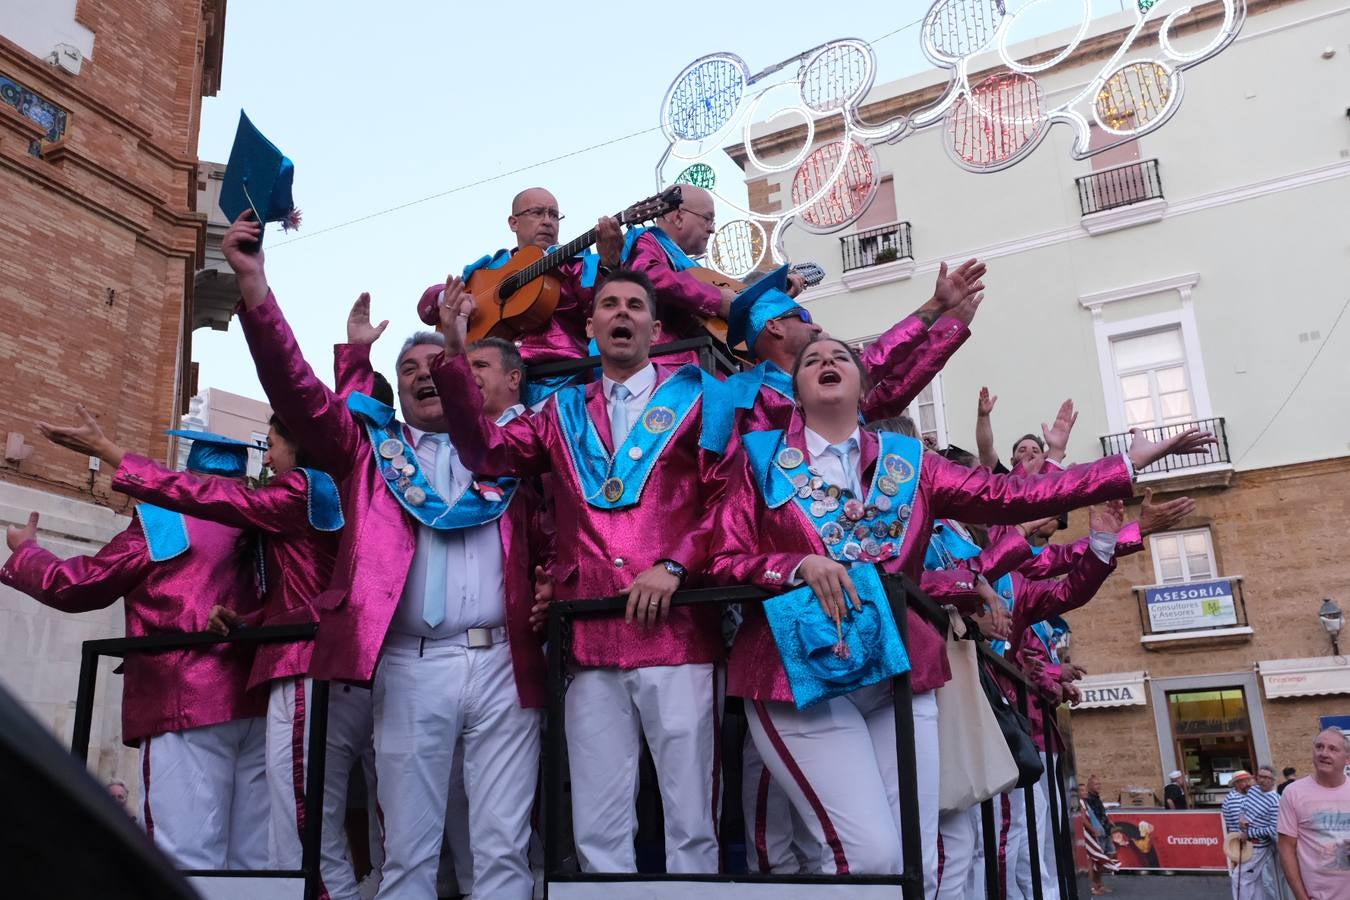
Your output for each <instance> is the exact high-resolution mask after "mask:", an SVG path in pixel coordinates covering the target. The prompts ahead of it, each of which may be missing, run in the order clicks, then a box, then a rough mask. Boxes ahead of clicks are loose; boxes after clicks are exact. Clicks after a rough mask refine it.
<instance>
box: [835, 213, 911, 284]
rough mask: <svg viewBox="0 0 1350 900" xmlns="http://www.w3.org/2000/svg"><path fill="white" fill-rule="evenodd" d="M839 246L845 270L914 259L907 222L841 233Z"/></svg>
mask: <svg viewBox="0 0 1350 900" xmlns="http://www.w3.org/2000/svg"><path fill="white" fill-rule="evenodd" d="M839 247H840V253H841V254H842V256H843V264H844V265H843V270H844V271H845V272H851V271H853V270H855V269H866V268H868V267H870V266H880V265H884V264H886V263H892V262H897V261H899V260H902V259H909V260H912V259H914V245H913V243H912V242H911V240H910V228H909V223H908V222H895V223H892V224H890V225H883V226H881V227H880V228H869V229H867V230H866V231H859V232H858V233H857V234H847V235H844V236H843V237H841V238H840V239H839Z"/></svg>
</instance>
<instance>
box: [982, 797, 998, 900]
mask: <svg viewBox="0 0 1350 900" xmlns="http://www.w3.org/2000/svg"><path fill="white" fill-rule="evenodd" d="M995 799H997V798H994V797H991V798H990V799H988V800H986V801H984V802H983V803H981V804H980V832H981V837H982V838H983V841H984V896H985V897H986V898H988V900H997V897H998V882H999V874H998V865H999V863H998V825H997V824H995V820H994V800H995Z"/></svg>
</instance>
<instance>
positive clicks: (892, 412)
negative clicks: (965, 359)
mask: <svg viewBox="0 0 1350 900" xmlns="http://www.w3.org/2000/svg"><path fill="white" fill-rule="evenodd" d="M969 337H970V329H969V328H967V327H966V326H965V325H964V324H962V323H961V322H960V321H958V320H956V319H953V318H951V317H950V316H943V317H942V318H940V319H938V320H937V321H936V322H934V323H933V327H932V328H930V329H928V331H927V340H925V341H924V342H923V343H922V344H920V345H919V347H918V348H917V350H916V351H915V352H914V353H912V354H910V355H909V356H908V357H907V358H906V359H904V360H903V361H901V362H900V363H899V365H898V366H897V367H896V368H893V369H890V370H887V369H884V368H882V367H878V368H876V369H869V370H868V373H867V375H868V377H869V378H870V379H871V380H872V387H871V389H870V390H869V391H868V392H867V396H866V397H865V398H864V399H863V418H864V419H866V420H868V421H869V422H870V421H875V420H876V419H886V418H890V417H891V416H898V415H901V414H902V413H904V411H905V410H906V409H907V408H908V407H909V405H910V404H911V403H913V402H914V398H915V397H918V396H919V394H921V393H923V389H924V388H926V387H928V385H929V383H930V382H932V380H933V379H934V378H936V377H937V374H938V373H939V372H941V371H942V368H943V366H945V365H946V364H947V360H949V359H951V358H952V355H953V354H954V353H956V351H957V350H958V349H960V347H961V345H962V344H964V343H965V342H966V340H967V339H968V338H969ZM869 349H870V348H869ZM864 364H866V363H864Z"/></svg>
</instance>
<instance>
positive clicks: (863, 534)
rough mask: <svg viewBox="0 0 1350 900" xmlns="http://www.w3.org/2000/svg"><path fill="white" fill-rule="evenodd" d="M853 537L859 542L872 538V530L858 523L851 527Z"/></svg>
mask: <svg viewBox="0 0 1350 900" xmlns="http://www.w3.org/2000/svg"><path fill="white" fill-rule="evenodd" d="M853 536H854V537H855V538H857V539H858V540H860V541H861V540H863V539H864V538H869V537H871V536H872V529H870V528H868V527H867V526H866V525H864V524H862V523H861V522H859V523H858V524H857V525H854V526H853Z"/></svg>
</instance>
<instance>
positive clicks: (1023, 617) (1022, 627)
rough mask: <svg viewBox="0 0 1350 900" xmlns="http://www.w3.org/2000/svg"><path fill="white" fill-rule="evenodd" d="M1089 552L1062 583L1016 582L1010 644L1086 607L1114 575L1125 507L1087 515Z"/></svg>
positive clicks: (1115, 506)
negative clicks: (1092, 542)
mask: <svg viewBox="0 0 1350 900" xmlns="http://www.w3.org/2000/svg"><path fill="white" fill-rule="evenodd" d="M1088 516H1089V527H1090V528H1091V529H1092V537H1093V539H1094V540H1095V541H1096V542H1097V543H1096V544H1095V545H1094V546H1093V548H1092V550H1091V551H1090V552H1088V553H1085V554H1083V555H1082V556H1081V557H1079V558H1078V560H1077V561H1076V562H1075V563H1074V565H1073V568H1071V569H1070V570H1069V574H1068V575H1066V576H1064V578H1063V579H1061V580H1058V581H1055V580H1041V581H1028V580H1026V579H1019V580H1018V586H1017V599H1016V601H1015V602H1014V604H1013V629H1012V631H1013V643H1014V645H1016V643H1017V641H1018V640H1020V637H1019V636H1020V635H1021V634H1022V633H1023V632H1025V631H1026V630H1027V629H1029V628H1030V627H1031V626H1032V625H1033V624H1035V623H1036V622H1040V621H1041V620H1043V619H1048V618H1050V617H1051V616H1060V615H1063V614H1064V613H1066V612H1070V611H1071V610H1075V609H1078V608H1079V607H1080V606H1083V605H1084V604H1086V603H1087V602H1088V601H1089V600H1091V599H1092V598H1093V597H1094V596H1096V594H1097V591H1098V590H1099V589H1100V588H1101V586H1102V584H1103V583H1104V582H1105V581H1106V579H1107V577H1108V576H1109V575H1110V574H1111V573H1112V572H1113V571H1115V567H1116V563H1115V555H1114V550H1115V539H1116V535H1117V534H1119V532H1120V528H1121V525H1122V522H1123V519H1124V504H1123V503H1121V502H1120V501H1119V500H1115V501H1112V502H1111V503H1107V504H1103V505H1101V506H1094V507H1093V508H1092V509H1091V510H1090V511H1089V513H1088Z"/></svg>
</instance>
